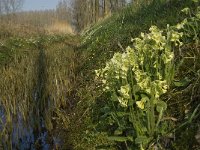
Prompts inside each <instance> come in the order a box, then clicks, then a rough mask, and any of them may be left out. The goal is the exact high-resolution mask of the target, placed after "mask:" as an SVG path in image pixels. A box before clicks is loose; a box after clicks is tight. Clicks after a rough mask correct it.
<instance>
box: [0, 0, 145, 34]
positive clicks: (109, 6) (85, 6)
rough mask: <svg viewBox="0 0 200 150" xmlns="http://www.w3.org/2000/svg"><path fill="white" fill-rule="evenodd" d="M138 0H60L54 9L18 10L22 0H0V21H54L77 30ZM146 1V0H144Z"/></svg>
mask: <svg viewBox="0 0 200 150" xmlns="http://www.w3.org/2000/svg"><path fill="white" fill-rule="evenodd" d="M137 1H138V0H84V1H83V0H60V1H59V2H58V4H57V6H56V9H54V10H41V11H38V10H37V11H26V12H22V11H20V10H21V8H22V6H23V3H24V0H0V21H1V22H6V24H8V22H9V23H11V24H16V23H17V24H22V25H32V26H38V27H41V26H42V27H43V26H45V25H51V24H53V23H55V22H62V23H63V22H66V23H67V24H71V25H72V26H73V27H74V28H75V29H76V30H77V31H81V30H82V29H84V28H85V27H87V26H88V25H90V24H92V23H95V22H97V21H98V20H99V19H101V18H104V17H106V16H108V15H110V14H112V13H114V12H117V11H119V10H121V9H122V8H123V7H124V6H126V5H127V4H128V3H130V2H132V3H134V2H137ZM146 1H148V0H146Z"/></svg>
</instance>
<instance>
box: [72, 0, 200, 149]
mask: <svg viewBox="0 0 200 150" xmlns="http://www.w3.org/2000/svg"><path fill="white" fill-rule="evenodd" d="M197 5H198V4H197V3H194V2H193V1H188V0H183V1H174V0H170V1H159V2H158V1H153V2H150V3H149V4H147V5H144V4H143V3H142V2H141V4H138V5H133V6H128V7H127V8H125V9H124V10H122V11H121V12H120V13H116V14H114V15H113V16H111V17H109V18H107V19H104V20H102V21H100V22H99V23H98V24H95V25H93V26H91V27H90V28H88V29H86V30H85V31H84V32H83V33H82V43H81V45H80V47H79V54H80V56H81V59H82V60H83V61H81V64H80V65H79V67H78V70H81V71H80V73H79V74H78V76H79V81H78V82H80V86H79V89H78V95H79V97H80V101H79V103H78V105H77V106H76V108H75V118H77V119H75V120H74V125H72V126H73V129H71V130H70V131H69V132H70V133H71V135H72V136H71V137H70V139H71V142H72V145H74V147H75V149H85V148H86V147H87V149H94V148H96V149H124V148H125V147H126V144H124V143H123V142H119V141H120V139H115V140H116V141H118V142H116V143H115V142H114V143H113V141H109V140H107V139H108V138H106V137H107V136H111V135H112V133H113V130H114V129H115V126H112V125H110V126H105V124H104V123H103V120H102V116H103V115H105V113H104V111H106V110H103V109H102V108H104V106H105V105H106V103H107V101H109V99H110V95H106V94H103V91H102V89H101V83H99V81H98V80H97V79H96V77H95V70H97V69H99V68H102V67H105V64H106V61H108V60H109V59H110V58H112V57H113V54H114V53H116V52H120V53H122V52H124V51H125V49H126V47H127V46H130V45H132V42H131V39H132V38H135V37H138V36H139V35H140V33H141V32H143V33H148V32H149V31H148V29H149V28H150V27H151V26H152V25H156V26H158V27H159V28H160V29H165V28H166V27H167V24H169V25H176V24H177V23H178V22H180V21H182V20H183V19H184V18H185V17H186V15H185V14H184V13H183V12H181V10H182V9H184V8H185V7H189V8H191V10H192V11H193V10H194V9H195V8H196V6H197ZM189 39H190V38H188V39H187V40H186V41H188V40H189ZM189 41H190V40H189ZM186 43H187V44H185V45H184V47H182V48H181V49H182V52H183V53H182V54H181V56H180V55H179V54H178V55H176V57H175V61H176V65H177V66H176V69H175V71H176V72H175V78H174V81H173V84H172V85H170V89H169V91H168V92H167V93H166V94H164V95H162V96H161V98H162V99H163V100H164V101H165V102H167V105H168V109H167V111H166V113H165V115H166V118H168V119H170V120H171V124H170V125H169V127H170V128H172V129H176V128H179V129H178V130H177V131H176V132H173V133H172V135H173V136H174V137H176V138H175V139H173V138H172V139H171V140H170V144H169V143H168V144H169V145H170V146H169V147H170V149H190V148H191V147H193V148H194V149H195V148H197V147H198V146H197V145H198V143H197V140H196V138H195V136H196V135H197V130H198V124H199V121H198V119H197V118H195V117H197V116H198V113H196V112H195V110H197V109H198V108H197V107H196V106H197V105H198V104H199V96H198V95H199V94H198V93H199V92H198V85H199V75H198V73H197V72H198V70H199V61H198V60H199V54H198V50H199V48H198V47H199V45H195V42H194V41H190V42H186ZM175 53H176V52H175ZM190 56H191V57H190ZM187 58H188V59H187ZM191 58H195V59H191ZM193 73H194V74H193ZM188 79H189V80H188ZM194 116H195V117H194ZM104 117H105V116H104ZM193 117H194V118H193ZM78 118H79V119H78ZM189 118H190V119H189ZM107 119H108V118H107ZM188 119H189V120H190V121H189V122H188ZM173 120H174V121H173ZM106 121H108V120H106ZM107 133H109V134H107ZM186 135H187V136H186ZM163 139H164V140H167V139H170V137H168V138H163ZM189 139H191V140H190V142H188V141H189ZM115 140H114V141H115ZM121 141H123V140H122V139H121ZM183 141H184V142H183ZM162 142H163V141H162ZM162 144H163V143H162ZM197 149H198V148H197Z"/></svg>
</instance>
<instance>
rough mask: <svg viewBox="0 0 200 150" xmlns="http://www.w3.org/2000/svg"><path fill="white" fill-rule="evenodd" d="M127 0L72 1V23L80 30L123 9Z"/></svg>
mask: <svg viewBox="0 0 200 150" xmlns="http://www.w3.org/2000/svg"><path fill="white" fill-rule="evenodd" d="M128 2H130V1H128V0H84V1H83V0H73V2H72V6H73V18H74V19H73V22H74V24H75V26H76V27H77V30H81V29H83V28H85V27H86V26H88V25H89V24H91V23H94V22H97V21H98V20H99V19H100V18H104V17H105V16H107V15H109V14H111V13H113V12H116V11H118V10H120V9H121V8H123V7H124V6H125V5H126V4H127V3H128Z"/></svg>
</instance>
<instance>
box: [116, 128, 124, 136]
mask: <svg viewBox="0 0 200 150" xmlns="http://www.w3.org/2000/svg"><path fill="white" fill-rule="evenodd" d="M122 133H123V131H122V130H121V129H117V130H115V132H114V135H121V134H122Z"/></svg>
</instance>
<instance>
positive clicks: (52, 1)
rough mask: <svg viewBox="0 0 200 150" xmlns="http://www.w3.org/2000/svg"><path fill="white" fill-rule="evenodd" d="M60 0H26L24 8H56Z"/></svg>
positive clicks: (26, 9) (25, 9)
mask: <svg viewBox="0 0 200 150" xmlns="http://www.w3.org/2000/svg"><path fill="white" fill-rule="evenodd" d="M58 1H59V0H24V5H23V8H22V10H24V11H28V10H44V9H55V8H56V5H57V4H58Z"/></svg>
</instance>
